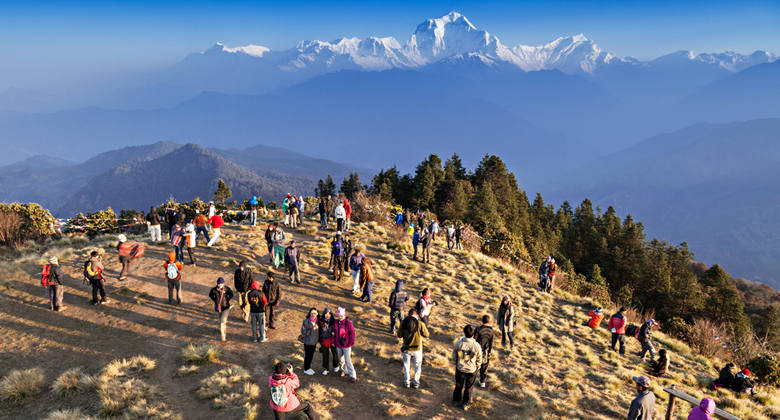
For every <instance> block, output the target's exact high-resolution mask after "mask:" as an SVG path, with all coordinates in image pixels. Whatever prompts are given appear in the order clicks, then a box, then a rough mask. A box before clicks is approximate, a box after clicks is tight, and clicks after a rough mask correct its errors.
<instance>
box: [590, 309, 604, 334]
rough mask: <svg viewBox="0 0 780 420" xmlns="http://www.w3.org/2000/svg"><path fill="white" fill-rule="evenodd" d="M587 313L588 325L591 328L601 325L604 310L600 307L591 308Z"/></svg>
mask: <svg viewBox="0 0 780 420" xmlns="http://www.w3.org/2000/svg"><path fill="white" fill-rule="evenodd" d="M588 315H589V316H590V321H589V322H588V326H589V327H591V328H593V329H596V328H598V327H599V325H601V320H602V319H604V311H602V310H601V308H596V309H591V311H590V312H589V313H588Z"/></svg>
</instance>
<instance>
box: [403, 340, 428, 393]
mask: <svg viewBox="0 0 780 420" xmlns="http://www.w3.org/2000/svg"><path fill="white" fill-rule="evenodd" d="M422 353H423V352H422V349H420V350H417V351H408V350H407V351H405V352H403V353H402V355H403V360H404V383H405V384H406V385H409V380H410V376H411V372H409V367H410V366H409V365H410V364H412V363H414V379H413V380H412V384H413V385H415V386H419V385H420V374H421V373H422Z"/></svg>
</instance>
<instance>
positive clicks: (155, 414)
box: [122, 398, 182, 420]
mask: <svg viewBox="0 0 780 420" xmlns="http://www.w3.org/2000/svg"><path fill="white" fill-rule="evenodd" d="M122 418H123V420H131V419H132V420H145V419H148V420H181V418H182V417H181V415H180V414H176V413H174V412H173V411H171V408H170V407H169V406H168V405H167V404H166V403H164V402H149V401H148V400H146V399H144V398H141V399H139V400H137V401H136V402H134V403H133V404H131V405H130V406H129V407H127V410H126V411H125V413H124V415H123V416H122Z"/></svg>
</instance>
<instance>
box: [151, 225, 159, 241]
mask: <svg viewBox="0 0 780 420" xmlns="http://www.w3.org/2000/svg"><path fill="white" fill-rule="evenodd" d="M149 236H151V240H152V242H160V241H161V240H162V229H161V228H160V225H149Z"/></svg>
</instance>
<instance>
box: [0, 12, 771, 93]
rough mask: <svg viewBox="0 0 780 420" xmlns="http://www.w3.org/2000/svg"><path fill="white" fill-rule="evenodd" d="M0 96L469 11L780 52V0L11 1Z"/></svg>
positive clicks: (530, 34) (0, 45) (508, 24)
mask: <svg viewBox="0 0 780 420" xmlns="http://www.w3.org/2000/svg"><path fill="white" fill-rule="evenodd" d="M0 10H2V13H0V92H2V91H4V90H5V89H7V88H8V87H10V86H18V87H22V88H28V89H39V90H43V91H51V92H52V93H58V92H56V90H57V89H58V88H62V87H63V86H67V85H71V84H75V83H77V82H79V81H83V80H89V79H90V78H99V77H104V76H106V75H117V74H122V73H132V72H137V71H148V70H154V69H159V68H163V67H166V66H169V65H171V64H173V63H175V62H176V61H179V60H180V59H182V58H183V57H184V56H185V55H186V54H188V53H190V52H194V51H203V50H205V49H207V48H208V47H210V46H211V45H213V44H214V43H215V42H222V43H223V44H226V45H228V46H231V47H235V46H239V45H247V44H250V43H251V44H256V45H263V46H266V47H269V48H271V49H286V48H290V47H292V46H294V45H295V44H296V43H297V42H298V41H301V40H304V39H321V40H327V41H330V40H333V39H337V38H340V37H344V36H346V37H353V36H354V37H359V38H364V37H367V36H393V37H395V38H396V39H398V40H399V41H400V42H401V43H402V44H403V43H404V42H405V41H406V40H407V39H408V38H409V36H410V35H411V34H412V33H413V32H414V30H415V27H416V26H417V25H418V24H419V23H421V22H423V21H424V20H425V19H427V18H432V17H438V16H441V15H443V14H445V13H447V12H449V11H452V10H454V11H458V12H460V13H462V14H464V15H465V16H467V17H468V18H469V20H470V21H471V22H472V23H473V24H474V25H475V26H476V27H477V28H479V29H483V30H486V31H488V32H490V33H492V34H494V35H496V36H497V37H498V38H499V39H500V40H501V42H502V43H503V44H505V45H510V46H511V45H517V44H527V45H538V44H542V43H546V42H549V41H551V40H553V39H555V38H558V37H560V36H569V35H576V34H579V33H583V34H585V36H587V37H588V38H590V39H593V40H594V41H596V43H597V44H598V45H599V46H600V47H601V48H602V49H603V50H605V51H609V52H612V53H616V54H618V55H621V56H628V55H630V56H633V57H636V58H639V59H641V60H650V59H653V58H656V57H659V56H661V55H664V54H667V53H671V52H674V51H678V50H681V49H690V50H694V51H696V52H722V51H725V50H734V51H737V52H742V53H751V52H753V51H755V50H759V49H761V50H766V51H771V52H775V53H780V23H779V22H780V1H776V0H775V1H746V2H735V1H729V2H725V1H692V2H685V1H668V0H659V1H652V2H649V1H642V2H635V1H625V0H622V1H615V0H598V1H590V2H582V1H580V2H577V1H479V2H477V1H468V2H467V1H429V2H419V1H393V2H376V1H367V0H363V1H274V2H269V1H251V2H250V1H228V2H206V1H122V2H112V1H105V0H104V1H69V2H62V1H48V2H47V1H34V0H33V1H15V2H7V1H0Z"/></svg>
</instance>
